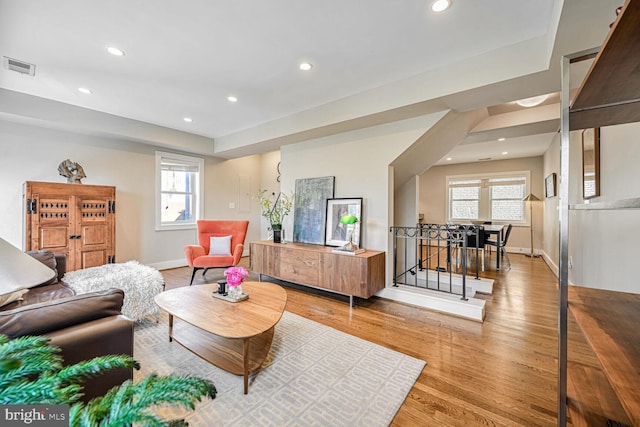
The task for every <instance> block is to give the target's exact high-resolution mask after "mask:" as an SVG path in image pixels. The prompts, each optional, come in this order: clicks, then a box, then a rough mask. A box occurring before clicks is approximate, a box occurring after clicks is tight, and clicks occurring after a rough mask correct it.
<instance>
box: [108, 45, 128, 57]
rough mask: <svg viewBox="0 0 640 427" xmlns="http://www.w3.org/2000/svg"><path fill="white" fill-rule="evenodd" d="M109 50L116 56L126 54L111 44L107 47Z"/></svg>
mask: <svg viewBox="0 0 640 427" xmlns="http://www.w3.org/2000/svg"><path fill="white" fill-rule="evenodd" d="M107 52H109V53H110V54H111V55H114V56H124V51H122V50H120V49H118V48H117V47H113V46H109V47H108V48H107Z"/></svg>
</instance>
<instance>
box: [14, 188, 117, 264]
mask: <svg viewBox="0 0 640 427" xmlns="http://www.w3.org/2000/svg"><path fill="white" fill-rule="evenodd" d="M24 207H25V210H24V211H25V222H24V224H25V227H24V228H25V234H24V238H25V241H24V248H25V250H27V251H29V250H42V249H47V250H51V251H53V252H56V253H64V254H66V256H67V271H73V270H79V269H82V268H87V267H95V266H98V265H103V264H107V263H114V262H115V258H116V228H115V226H116V215H115V212H116V188H115V187H110V186H103V185H85V184H66V183H52V182H35V181H27V182H25V184H24Z"/></svg>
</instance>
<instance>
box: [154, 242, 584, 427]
mask: <svg viewBox="0 0 640 427" xmlns="http://www.w3.org/2000/svg"><path fill="white" fill-rule="evenodd" d="M509 256H510V259H511V269H510V270H505V271H500V272H497V273H496V272H495V271H493V272H492V271H488V272H487V273H486V276H488V277H493V278H495V279H496V282H495V287H494V293H493V295H487V296H483V298H485V299H486V302H487V303H486V318H485V321H484V323H478V322H474V321H470V320H465V319H461V318H457V317H454V316H450V315H445V314H440V313H436V312H432V311H429V310H425V309H422V308H417V307H413V306H410V305H406V304H402V303H398V302H394V301H389V300H385V299H381V298H376V297H374V298H371V299H370V300H360V299H358V300H357V303H358V305H357V307H356V308H353V309H350V308H349V305H348V299H347V298H346V297H342V296H337V295H331V294H326V293H322V292H319V291H315V290H312V289H309V288H301V287H298V286H296V285H291V286H286V290H287V293H288V302H287V306H286V309H287V310H288V311H290V312H292V313H296V314H298V315H301V316H304V317H307V318H309V319H311V320H314V321H317V322H320V323H322V324H325V325H327V326H331V327H333V328H335V329H339V330H341V331H343V332H346V333H349V334H351V335H355V336H358V337H360V338H363V339H366V340H368V341H371V342H374V343H377V344H379V345H382V346H385V347H388V348H391V349H393V350H396V351H399V352H402V353H405V354H408V355H411V356H413V357H416V358H419V359H422V360H425V361H426V362H427V366H426V367H425V369H424V371H423V372H422V374H421V375H420V377H419V378H418V380H417V382H416V384H415V385H414V387H413V389H412V390H411V392H410V393H409V396H408V397H407V399H406V401H405V403H404V404H403V405H402V407H401V408H400V410H399V411H398V414H397V415H396V417H395V419H394V421H393V424H392V425H394V426H494V425H495V426H519V425H521V426H553V425H556V423H557V421H556V416H557V392H556V390H557V351H558V348H557V347H558V339H557V306H558V305H557V278H556V277H555V276H554V274H553V273H552V272H551V271H550V270H549V268H548V267H547V265H546V264H545V263H544V261H542V260H541V259H540V258H534V259H531V258H528V257H526V256H524V255H517V254H510V255H509ZM493 258H494V261H495V252H494V254H493ZM243 264H244V265H245V266H248V264H249V260H248V259H246V258H245V259H243ZM163 275H164V277H165V280H166V284H167V289H170V288H172V287H176V286H185V285H188V283H189V277H190V271H189V269H188V268H186V267H185V268H178V269H173V270H165V271H163ZM222 277H223V276H222V270H211V271H209V272H208V273H207V276H206V281H207V282H215V281H216V280H218V279H220V278H222ZM197 283H203V278H202V275H201V273H198V274H197V275H196V280H194V284H197ZM573 339H575V340H577V341H580V340H581V337H580V336H579V334H577V335H575V336H574V337H573ZM585 347H586V346H585ZM585 357H586V359H588V356H585ZM588 360H589V359H588ZM592 361H593V360H592ZM593 362H594V361H593ZM594 363H595V362H594Z"/></svg>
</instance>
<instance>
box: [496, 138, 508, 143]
mask: <svg viewBox="0 0 640 427" xmlns="http://www.w3.org/2000/svg"><path fill="white" fill-rule="evenodd" d="M506 139H507V138H498V141H500V142H502V141H505V140H506Z"/></svg>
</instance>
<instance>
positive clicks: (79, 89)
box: [78, 87, 91, 95]
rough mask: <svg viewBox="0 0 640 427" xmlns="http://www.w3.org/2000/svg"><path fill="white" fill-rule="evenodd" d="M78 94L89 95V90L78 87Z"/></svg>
mask: <svg viewBox="0 0 640 427" xmlns="http://www.w3.org/2000/svg"><path fill="white" fill-rule="evenodd" d="M78 92H80V93H84V94H85V95H91V91H90V90H89V89H87V88H86V87H79V88H78Z"/></svg>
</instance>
